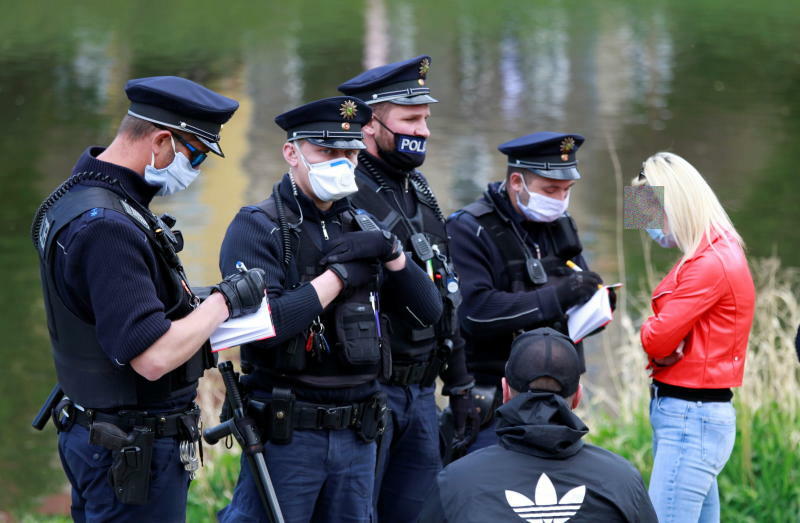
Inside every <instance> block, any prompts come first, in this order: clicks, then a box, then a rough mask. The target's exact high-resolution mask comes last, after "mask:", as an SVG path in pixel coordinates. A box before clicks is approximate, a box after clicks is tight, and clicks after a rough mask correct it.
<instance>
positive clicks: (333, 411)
mask: <svg viewBox="0 0 800 523" xmlns="http://www.w3.org/2000/svg"><path fill="white" fill-rule="evenodd" d="M365 405H366V403H354V404H352V405H340V406H336V405H320V404H316V403H306V402H304V401H297V402H295V404H294V413H293V417H292V422H293V423H292V424H293V425H294V428H295V429H300V430H322V429H331V430H341V429H347V428H350V427H354V426H356V425H358V423H359V422H360V421H361V415H362V413H363V411H364V406H365Z"/></svg>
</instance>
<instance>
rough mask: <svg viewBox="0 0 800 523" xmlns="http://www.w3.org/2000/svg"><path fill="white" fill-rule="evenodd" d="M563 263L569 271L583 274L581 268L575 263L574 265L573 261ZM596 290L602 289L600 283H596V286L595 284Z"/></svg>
mask: <svg viewBox="0 0 800 523" xmlns="http://www.w3.org/2000/svg"><path fill="white" fill-rule="evenodd" d="M564 263H565V264H566V266H567V267H569V268H570V269H572V270H573V271H575V272H583V269H581V268H580V267H579V266H578V264H577V263H575V262H574V261H572V260H567V261H566V262H564ZM597 288H598V289H602V288H603V284H602V283H598V284H597Z"/></svg>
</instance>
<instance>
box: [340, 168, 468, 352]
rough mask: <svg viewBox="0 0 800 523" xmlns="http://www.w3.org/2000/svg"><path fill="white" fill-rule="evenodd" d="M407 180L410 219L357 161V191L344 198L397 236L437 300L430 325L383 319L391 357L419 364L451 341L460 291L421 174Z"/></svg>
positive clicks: (438, 213)
mask: <svg viewBox="0 0 800 523" xmlns="http://www.w3.org/2000/svg"><path fill="white" fill-rule="evenodd" d="M359 158H362V157H359ZM408 176H409V180H410V182H411V184H412V186H413V188H414V194H415V196H416V200H417V202H416V203H417V205H416V211H415V213H414V214H413V215H412V216H405V215H404V214H403V213H402V211H401V210H400V209H399V208H398V206H399V204H398V203H395V202H394V200H393V199H392V195H391V189H390V188H389V187H388V186H386V185H385V184H384V183H382V178H381V175H380V173H379V172H378V171H377V167H375V166H374V165H372V164H370V163H369V161H368V160H367V161H364V160H363V159H360V160H359V166H358V168H357V170H356V183H357V184H358V192H357V193H356V194H354V195H353V196H351V198H350V199H351V201H352V202H353V204H354V205H356V206H357V207H359V208H361V209H364V210H366V211H367V212H369V213H370V214H371V215H373V216H375V218H376V219H377V220H378V222H379V223H380V226H381V228H382V229H385V230H388V231H391V232H393V233H394V234H395V235H397V237H398V238H399V239H400V241H401V242H403V248H404V250H405V251H406V252H411V253H413V254H414V256H413V259H414V261H415V262H416V263H417V264H418V265H419V266H420V267H421V268H422V270H423V271H425V272H426V273H428V275H429V276H432V277H433V281H434V283H435V284H436V288H437V289H438V290H439V294H440V295H441V296H442V301H443V304H444V308H443V311H442V317H441V319H440V320H439V321H438V322H437V323H436V325H433V326H430V327H424V328H420V327H419V325H415V324H413V323H411V322H410V321H409V320H408V319H406V316H405V315H398V314H394V315H391V316H389V322H390V332H391V338H390V343H391V350H392V354H393V355H394V356H395V357H396V358H397V357H399V358H401V359H402V358H404V357H405V358H409V359H424V356H426V355H428V354H430V353H431V352H432V351H433V350H435V349H436V348H437V347H438V346H439V344H440V343H442V342H443V341H444V340H446V339H452V338H453V337H454V336H456V334H457V332H458V322H457V319H456V309H457V308H458V305H459V304H460V303H461V292H460V291H459V284H458V276H457V274H456V272H455V269H454V267H453V264H452V262H451V261H450V257H449V256H450V254H449V250H448V236H447V232H446V231H445V227H444V218H443V217H442V213H441V211H440V210H439V205H438V203H437V201H436V197H435V196H434V194H433V191H431V189H430V187H429V186H428V184H427V182H426V181H425V179H424V178H423V177H422V176H421V175H419V174H418V173H416V172H412V173H409V175H408ZM421 238H424V239H425V242H423V246H422V248H420V245H419V244H418V242H421V241H422V240H421ZM425 243H427V246H429V250H430V254H431V257H430V258H427V256H424V255H423V256H421V254H423V253H424V251H425V250H426V249H425ZM423 258H426V259H423Z"/></svg>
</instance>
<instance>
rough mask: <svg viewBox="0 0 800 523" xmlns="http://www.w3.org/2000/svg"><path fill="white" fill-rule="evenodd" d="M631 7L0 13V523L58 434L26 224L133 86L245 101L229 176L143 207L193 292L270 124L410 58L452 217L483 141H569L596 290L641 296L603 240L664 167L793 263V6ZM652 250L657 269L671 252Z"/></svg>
mask: <svg viewBox="0 0 800 523" xmlns="http://www.w3.org/2000/svg"><path fill="white" fill-rule="evenodd" d="M2 4H7V5H2ZM641 4H645V3H642V2H635V1H633V0H631V1H603V2H600V1H584V2H563V1H562V2H556V1H547V2H533V1H529V2H510V1H503V0H495V1H492V2H478V1H457V2H441V3H440V2H436V3H434V2H423V1H406V2H402V3H399V2H380V1H377V2H319V3H311V2H302V1H301V2H293V3H291V5H285V3H283V2H281V3H263V2H262V3H258V4H256V3H250V2H230V3H223V4H220V3H218V2H210V1H206V0H195V1H193V2H177V3H176V2H170V3H167V4H164V3H158V4H152V5H150V4H139V3H134V2H130V3H127V4H118V5H115V7H113V8H110V7H109V6H110V5H111V4H109V3H107V2H99V1H95V2H84V3H81V4H80V5H75V6H70V7H59V8H53V7H44V6H42V5H36V3H25V4H23V3H11V2H8V1H7V0H5V1H3V2H0V7H3V8H4V9H3V12H4V13H6V16H4V17H2V19H0V121H2V122H3V123H4V129H3V131H4V132H3V133H2V134H1V135H0V153H1V154H0V158H2V159H3V166H2V168H0V187H1V188H2V191H0V199H2V200H1V201H2V205H0V218H1V219H0V253H2V257H0V263H2V269H3V271H2V274H4V275H5V281H4V282H3V294H2V296H3V300H2V305H0V307H2V310H0V312H1V314H0V329H1V330H0V332H2V335H3V338H4V340H3V341H4V343H3V344H2V345H0V355H1V356H2V361H3V365H2V367H0V368H2V371H1V372H2V374H0V376H2V379H0V393H1V394H0V441H2V446H0V509H1V510H8V511H20V510H24V509H25V507H29V506H31V505H32V504H33V503H35V502H36V499H37V498H38V497H40V496H42V495H43V494H46V493H50V492H53V491H54V490H58V489H60V488H61V486H62V485H63V483H64V479H63V474H62V473H61V472H60V470H59V468H58V463H57V456H56V455H55V453H54V449H55V441H54V432H53V430H52V427H49V428H48V430H47V431H45V433H42V434H40V433H35V432H34V431H33V430H32V429H30V427H29V423H30V418H31V417H32V416H33V414H34V413H35V412H36V410H37V409H38V407H39V405H40V402H41V401H42V400H43V399H44V397H45V396H46V394H47V392H48V391H49V389H50V387H51V385H52V383H53V380H54V372H53V368H52V361H51V358H50V348H49V343H48V339H47V330H46V325H45V320H44V311H43V306H42V299H41V291H40V286H39V273H38V265H37V259H36V255H35V252H34V250H33V248H32V246H31V242H30V235H29V227H30V222H31V217H32V215H33V212H34V210H35V209H36V207H37V205H38V204H39V202H40V201H41V200H42V199H43V198H44V197H45V196H46V195H47V194H48V193H49V192H50V191H51V190H52V189H53V188H54V187H55V186H56V185H57V184H58V183H60V182H61V181H62V180H63V179H64V178H65V177H66V176H67V175H68V174H69V172H70V169H71V167H72V165H73V163H74V162H75V160H76V158H77V157H78V156H79V155H80V153H81V152H82V151H83V149H84V148H85V147H86V146H88V145H91V144H107V143H108V142H109V141H110V139H111V138H112V136H113V133H114V130H115V127H116V125H117V124H118V123H119V119H120V118H121V116H122V115H123V114H124V111H125V110H126V108H127V100H126V98H125V95H124V93H123V91H122V86H123V85H124V82H125V81H126V80H127V79H128V78H132V77H139V76H149V75H159V74H179V75H184V76H187V77H190V78H192V79H195V80H197V81H200V82H203V83H205V84H207V85H208V86H210V87H212V88H214V89H216V90H218V91H220V92H222V93H224V94H226V95H228V96H231V97H233V98H236V99H238V100H240V101H241V110H240V111H239V112H238V113H237V115H236V116H235V117H234V119H233V120H232V121H231V122H230V124H229V125H226V126H225V129H224V132H223V141H222V145H223V147H224V149H225V152H226V154H227V159H225V160H220V159H216V158H212V159H211V160H210V161H208V162H207V164H206V165H204V169H203V175H202V176H201V177H200V179H199V180H198V181H197V182H196V183H195V184H194V185H193V186H192V187H191V188H190V189H189V190H187V191H185V192H184V193H181V194H178V195H176V196H174V197H170V198H168V199H164V200H160V201H159V203H158V207H159V208H160V209H167V208H169V209H170V211H171V212H172V213H173V214H175V215H176V216H177V217H178V219H179V222H178V223H179V225H180V226H181V228H182V230H183V232H184V235H185V237H186V243H187V248H186V251H185V252H184V254H183V258H184V261H185V262H186V265H187V266H188V273H189V275H190V278H192V279H193V281H194V282H195V283H197V284H202V283H212V282H213V281H214V280H216V279H218V277H219V275H218V270H217V256H218V252H219V245H220V242H221V240H222V237H223V235H224V233H225V229H226V227H227V225H228V223H229V221H230V219H231V218H232V216H233V215H234V214H235V212H236V211H237V209H238V208H239V207H240V206H241V205H243V204H244V203H247V202H254V201H260V200H261V199H263V198H264V197H265V196H266V195H267V194H268V191H269V189H270V187H271V185H272V184H273V183H274V182H275V181H276V180H277V179H278V178H279V177H280V176H281V174H282V173H283V171H284V169H283V164H282V160H281V157H280V146H281V144H282V141H283V134H282V132H281V131H280V130H279V129H278V128H277V126H275V125H274V123H273V122H272V119H273V118H274V116H275V115H276V114H278V113H280V112H282V111H284V110H286V109H289V108H291V107H293V106H296V105H298V104H300V103H303V102H307V101H311V100H313V99H316V98H320V97H324V96H332V95H335V94H337V93H336V91H335V87H336V85H338V84H339V83H340V82H342V81H343V80H346V79H348V78H350V77H352V76H354V75H355V74H357V73H358V72H360V71H361V70H362V69H363V68H364V67H366V66H374V65H379V64H381V63H385V62H388V61H394V60H400V59H404V58H407V57H411V56H414V55H416V54H422V53H428V54H431V55H432V56H433V65H432V70H431V73H430V75H429V80H430V81H429V85H430V86H431V88H432V90H433V93H434V95H435V96H436V97H437V98H438V99H439V100H440V101H441V103H439V104H436V105H435V106H433V107H432V110H433V117H432V118H431V121H430V126H431V131H432V133H433V136H432V138H431V140H430V144H429V156H428V161H427V162H426V164H425V166H424V167H425V169H424V171H425V174H426V175H427V176H428V178H429V179H430V180H431V182H432V184H433V186H434V189H435V190H436V193H437V195H438V196H439V198H440V199H441V202H442V205H443V207H445V208H446V209H448V210H455V209H458V208H459V207H461V206H462V205H464V204H465V203H467V202H469V201H471V200H472V199H474V198H475V197H477V196H478V195H479V194H480V193H481V191H482V190H483V189H484V187H485V185H486V183H487V182H489V181H491V180H495V179H499V178H500V177H501V176H502V173H504V171H505V167H504V163H503V157H501V156H500V155H499V153H498V152H497V151H496V149H495V148H496V146H497V144H499V143H501V142H503V141H506V140H508V139H511V138H514V137H516V136H518V135H521V134H525V133H529V132H533V131H537V130H554V131H565V132H578V133H581V134H583V135H584V136H585V137H586V138H587V141H586V144H585V145H584V146H583V148H582V149H581V151H580V153H579V157H580V162H581V163H580V169H581V173H582V175H583V179H582V180H581V181H580V182H579V184H578V185H577V187H576V188H575V189H574V194H573V196H572V200H571V211H572V212H573V214H574V216H575V217H576V219H577V221H578V224H579V227H580V229H581V231H582V237H583V240H584V246H585V249H586V251H587V253H588V256H587V257H588V258H589V260H590V263H591V264H592V265H593V266H594V267H595V268H596V270H598V271H599V272H600V273H601V274H603V275H604V276H605V277H606V279H608V280H616V279H617V278H619V279H622V278H624V279H625V280H626V281H627V283H628V287H627V288H628V289H629V290H630V289H633V290H636V289H638V288H639V283H638V282H639V281H640V280H641V279H642V277H643V274H644V271H643V266H644V263H643V253H642V246H641V237H640V234H639V233H638V232H637V231H626V232H625V233H624V235H623V240H624V241H623V245H618V244H617V241H616V234H615V231H616V226H617V207H616V206H617V194H618V192H619V191H618V183H625V184H627V183H628V182H629V180H630V179H631V178H632V177H633V176H635V175H636V173H637V172H638V170H639V166H640V163H641V161H642V160H643V159H644V158H645V157H647V156H648V155H650V154H652V153H653V152H656V151H658V150H670V151H674V152H676V153H678V154H681V155H683V156H685V157H686V158H687V159H688V160H689V161H691V162H692V163H694V164H695V165H696V166H697V167H698V168H699V170H700V171H701V172H702V173H703V174H704V175H705V176H706V177H707V178H708V180H709V181H710V183H711V185H712V187H713V188H714V189H715V190H716V191H717V193H718V195H719V196H720V198H721V199H722V201H723V203H724V205H725V206H726V208H727V209H728V210H729V212H730V214H731V216H732V218H733V220H734V222H735V223H736V224H737V226H738V228H739V230H740V232H741V233H742V234H743V236H744V238H745V240H746V241H747V243H748V246H749V250H750V253H751V255H754V256H767V255H771V254H775V255H777V256H779V257H780V258H782V260H783V262H784V264H787V265H798V254H799V253H800V247H799V246H800V229H798V227H797V224H798V221H799V220H798V218H800V211H798V205H797V189H798V187H799V186H800V184H798V182H797V166H798V165H800V147H798V144H799V143H800V89H798V81H800V32H798V31H797V27H798V24H800V4H798V3H797V2H785V1H774V0H766V1H762V2H758V3H753V4H752V5H751V3H741V4H742V5H736V4H737V3H731V2H725V1H716V0H698V1H695V2H691V3H688V2H679V1H674V2H671V1H653V2H647V3H646V5H641ZM146 6H149V7H146ZM366 20H369V21H370V23H369V24H366V22H365V21H366ZM611 147H613V149H614V151H615V152H616V154H617V155H618V156H619V159H620V163H621V168H622V174H623V177H622V180H621V181H620V180H615V176H614V169H613V164H612V161H611V156H610V150H611ZM618 249H622V251H621V252H623V253H624V258H623V259H624V261H625V266H624V270H623V268H622V267H621V266H620V264H619V263H618V260H619V258H620V257H619V256H618V252H620V251H618ZM654 254H655V255H656V256H655V262H656V265H657V266H658V267H659V268H664V267H666V266H667V265H668V264H669V263H670V261H671V259H672V258H673V257H674V253H667V252H661V251H659V252H654ZM609 335H610V334H609Z"/></svg>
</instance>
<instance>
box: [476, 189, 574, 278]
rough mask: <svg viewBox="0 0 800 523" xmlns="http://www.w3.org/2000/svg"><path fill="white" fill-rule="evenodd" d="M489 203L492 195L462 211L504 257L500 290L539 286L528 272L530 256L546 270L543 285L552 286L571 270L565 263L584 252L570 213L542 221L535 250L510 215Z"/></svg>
mask: <svg viewBox="0 0 800 523" xmlns="http://www.w3.org/2000/svg"><path fill="white" fill-rule="evenodd" d="M487 200H488V201H487ZM489 202H491V196H490V195H488V194H487V195H485V199H480V200H478V201H476V202H472V203H471V204H469V205H467V206H466V207H464V209H463V211H464V212H466V213H468V214H471V215H472V216H473V217H475V219H476V220H477V221H478V223H479V224H480V225H481V226H482V227H483V228H484V229H485V230H486V232H487V233H489V238H491V240H492V243H494V245H495V246H496V247H497V249H498V250H499V251H500V254H501V255H502V256H503V260H504V263H505V272H506V273H507V274H508V279H509V285H508V287H507V288H503V289H499V290H503V291H507V292H521V291H528V290H534V289H536V288H538V287H541V285H542V284H538V285H537V284H535V283H534V282H533V281H532V278H531V277H530V276H529V274H528V273H529V270H528V268H527V265H528V264H529V262H528V260H529V259H530V258H531V257H535V258H537V259H539V261H540V263H541V264H542V266H543V268H544V270H545V272H546V273H547V282H546V283H544V284H543V285H553V284H554V283H555V282H556V281H558V280H559V279H561V278H563V277H564V276H565V275H568V274H569V273H570V270H569V269H568V268H567V266H566V262H567V261H568V260H571V259H572V258H574V257H576V256H578V255H579V254H580V253H581V252H582V251H583V246H582V245H581V242H580V239H579V238H578V229H577V227H576V226H575V222H574V221H573V220H572V217H571V216H569V215H568V214H565V215H564V216H562V217H560V218H558V219H557V220H555V221H553V222H551V223H541V224H540V226H541V227H542V234H541V235H540V236H539V238H538V240H539V241H540V243H538V244H537V245H538V247H539V249H538V250H539V252H535V251H534V250H532V249H531V248H530V247H529V246H527V245H526V244H525V242H524V240H523V237H522V234H521V233H520V232H519V231H518V230H517V229H515V225H514V224H513V223H512V220H511V218H510V217H508V216H505V215H504V214H503V212H502V211H501V210H499V209H498V208H497V207H496V206H495V205H494V204H493V203H489ZM542 253H544V255H543V256H542Z"/></svg>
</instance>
